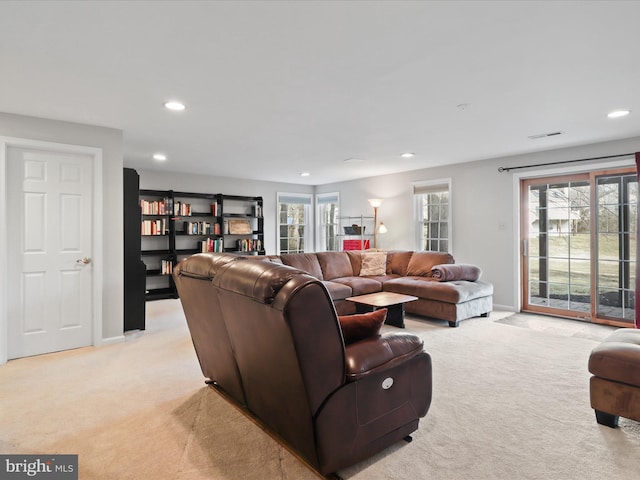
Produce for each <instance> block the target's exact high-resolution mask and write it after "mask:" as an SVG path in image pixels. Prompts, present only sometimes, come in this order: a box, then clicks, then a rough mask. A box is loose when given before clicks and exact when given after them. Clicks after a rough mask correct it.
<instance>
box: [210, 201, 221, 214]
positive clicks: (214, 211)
mask: <svg viewBox="0 0 640 480" xmlns="http://www.w3.org/2000/svg"><path fill="white" fill-rule="evenodd" d="M211 215H212V216H214V217H219V216H220V204H219V203H212V204H211Z"/></svg>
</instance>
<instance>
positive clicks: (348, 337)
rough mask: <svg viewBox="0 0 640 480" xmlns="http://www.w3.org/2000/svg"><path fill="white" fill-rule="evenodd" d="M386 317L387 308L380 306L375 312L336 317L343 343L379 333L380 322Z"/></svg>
mask: <svg viewBox="0 0 640 480" xmlns="http://www.w3.org/2000/svg"><path fill="white" fill-rule="evenodd" d="M386 319H387V309H386V308H381V309H380V310H376V311H375V312H367V313H358V314H356V315H343V316H340V317H338V321H339V322H340V328H342V337H343V338H344V343H352V342H356V341H358V340H362V339H364V338H368V337H375V336H377V335H379V334H380V329H381V328H382V324H383V323H384V321H385V320H386Z"/></svg>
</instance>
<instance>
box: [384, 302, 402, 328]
mask: <svg viewBox="0 0 640 480" xmlns="http://www.w3.org/2000/svg"><path fill="white" fill-rule="evenodd" d="M386 308H387V319H386V320H385V322H384V323H386V324H387V325H392V326H394V327H398V328H404V303H399V304H397V305H389V306H388V307H386Z"/></svg>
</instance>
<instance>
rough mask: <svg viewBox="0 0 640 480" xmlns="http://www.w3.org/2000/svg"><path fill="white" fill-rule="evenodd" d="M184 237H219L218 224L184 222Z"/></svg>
mask: <svg viewBox="0 0 640 480" xmlns="http://www.w3.org/2000/svg"><path fill="white" fill-rule="evenodd" d="M183 231H184V233H185V234H186V235H220V224H218V223H211V222H184V227H183Z"/></svg>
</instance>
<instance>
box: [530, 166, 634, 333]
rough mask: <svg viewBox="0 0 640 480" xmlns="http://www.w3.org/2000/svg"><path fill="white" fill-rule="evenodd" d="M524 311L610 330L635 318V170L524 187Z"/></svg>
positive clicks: (541, 180)
mask: <svg viewBox="0 0 640 480" xmlns="http://www.w3.org/2000/svg"><path fill="white" fill-rule="evenodd" d="M521 191H522V202H521V205H522V212H521V218H522V225H521V237H522V240H523V243H522V252H521V253H522V272H523V281H522V285H523V295H522V298H523V305H522V309H523V310H525V311H532V312H540V313H546V314H551V315H559V316H564V317H571V318H577V319H582V320H586V321H593V322H599V323H608V324H613V325H625V324H628V323H633V319H634V318H635V311H634V295H635V262H636V258H635V252H636V248H635V242H636V235H637V195H638V182H637V178H636V174H635V169H625V170H617V171H602V172H593V173H588V174H580V175H571V176H563V177H552V178H537V179H528V180H523V181H522V188H521Z"/></svg>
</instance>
